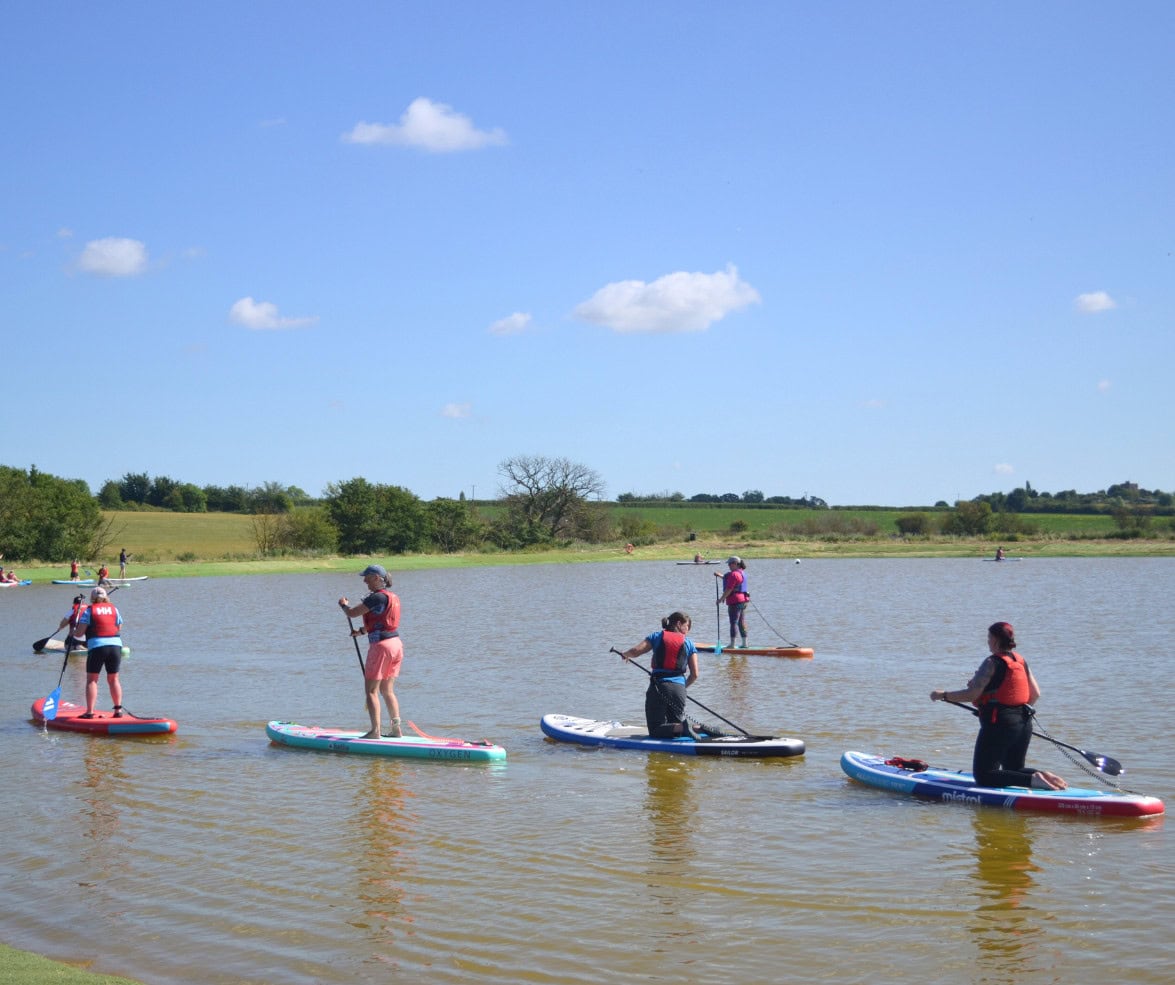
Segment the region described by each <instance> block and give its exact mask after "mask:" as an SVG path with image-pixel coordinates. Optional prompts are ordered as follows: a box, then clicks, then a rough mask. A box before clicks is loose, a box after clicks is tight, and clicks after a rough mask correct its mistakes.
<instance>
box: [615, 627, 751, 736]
mask: <svg viewBox="0 0 1175 985" xmlns="http://www.w3.org/2000/svg"><path fill="white" fill-rule="evenodd" d="M609 652H611V653H615V654H616V655H617V656H620V657H623V656H624V654H623V653H621V652H620V651H619V650H617V649H616V647H614V646H613V647H610V648H609ZM625 662H626V663H630V664H632V665H633V666H634V667H639V668H640V669H641V670H643V671H644V672H645V674H646V675H648V677H649V679H650V680H652V681H653V682H654V683H655V682H656V680H657V678H655V677H654V676H653V672H652V671H651V670H649V668H648V667H645V666H644V665H643V664H638V663H637V662H636V661H635V660H627V661H625ZM685 697H686V700H687V701H692V702H693V703H694V704H696V705H697V706H698V707H699V708H701V709H702V710H704V711H708V712H709V713H710V714H711V715H713V716H714V717H715V718H717V719H718V720H719V721H723V722H726V724H727V725H729V726H730V727H731V728H736V729H738V730H739V731H740V732H742V734H743V735H745V736H746V737H747V738H748V739H769V738H774V736H767V735H751V733H750V732H748V731H747V730H746V729H745V728H743V727H742V726H741V725H735V724H734V722H732V721H731V720H730V719H729V718H723V717H722V716H721V715H719V714H718V712H716V711H715V710H714V709H713V708H707V707H706V706H705V705H704V704H702V702H700V701H699V700H698V699H697V698H693V697H690V695H689V694H688V693H687V694H686V696H685Z"/></svg>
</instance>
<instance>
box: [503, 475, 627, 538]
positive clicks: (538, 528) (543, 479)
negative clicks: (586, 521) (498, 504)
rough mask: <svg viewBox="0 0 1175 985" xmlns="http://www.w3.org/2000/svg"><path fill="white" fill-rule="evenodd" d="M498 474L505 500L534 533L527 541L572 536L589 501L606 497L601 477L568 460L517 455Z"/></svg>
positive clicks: (525, 525) (521, 523)
mask: <svg viewBox="0 0 1175 985" xmlns="http://www.w3.org/2000/svg"><path fill="white" fill-rule="evenodd" d="M498 474H499V475H500V476H501V477H502V479H503V480H504V483H505V484H504V485H503V486H502V487H501V494H502V497H503V498H504V499H505V500H506V501H507V503H508V505H509V507H510V510H511V512H512V513H514V514H516V515H517V517H518V520H519V521H520V526H522V527H524V528H525V529H526V530H528V531H530V536H527V537H524V538H523V539H524V540H530V541H533V540H534V539H535V538H536V537H539V536H541V537H547V538H552V539H554V538H557V537H566V536H571V535H572V533H573V531H574V526H575V520H576V518H577V516H578V515H579V514H580V513H581V512H582V511H583V509H584V507H585V504H586V503H587V501H588V500H589V499H592V498H594V499H601V498H603V495H604V489H605V486H604V480H603V479H602V478H601V477H600V474H599V473H598V472H596V471H595V469H590V468H588V467H587V466H586V465H580V464H578V463H577V462H572V461H571V460H570V459H567V458H547V457H546V456H545V455H516V456H515V457H513V458H507V459H506V460H505V461H504V462H502V463H501V464H500V465H499V466H498Z"/></svg>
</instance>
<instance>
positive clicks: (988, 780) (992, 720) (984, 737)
mask: <svg viewBox="0 0 1175 985" xmlns="http://www.w3.org/2000/svg"><path fill="white" fill-rule="evenodd" d="M1015 647H1016V636H1015V634H1014V633H1013V631H1012V626H1011V624H1010V623H1006V622H997V623H994V624H993V625H992V626H991V627H990V628H989V629H988V631H987V648H988V649H989V650H990V651H991V656H989V657H987V658H986V659H985V660H984V661H983V663H981V664H980V665H979V669H978V670H977V671H976V672H975V676H974V677H972V678H971V680H970V681H969V682H968V683H967V686H966V687H965V688H964V689H962V690H960V691H931V692H930V700H931V701H959V702H968V701H969V702H972V703H974V704H975V705H976V706H977V707H978V709H979V735H978V736H976V738H975V752H974V754H973V756H972V762H971V773H972V775H973V776H974V777H975V782H976V783H978V784H979V785H980V786H982V787H1036V788H1038V789H1041V790H1064V789H1065V788H1066V787H1067V786H1068V784H1067V783H1066V782H1065V781H1064V780H1063V779H1061V777H1059V776H1057V774H1056V773H1050V772H1048V771H1047V770H1037V769H1032V768H1030V767H1026V766H1025V765H1024V759H1025V757H1026V756H1027V755H1028V743H1029V742H1031V741H1032V709H1031V708H1030V707H1029V706H1030V705H1032V704H1035V703H1036V701H1037V700H1038V699H1039V698H1040V685H1038V684H1037V683H1036V678H1035V677H1033V675H1032V671H1031V670H1029V669H1028V661H1027V660H1025V659H1024V658H1023V657H1022V656H1020V654H1018V653H1016V652H1015Z"/></svg>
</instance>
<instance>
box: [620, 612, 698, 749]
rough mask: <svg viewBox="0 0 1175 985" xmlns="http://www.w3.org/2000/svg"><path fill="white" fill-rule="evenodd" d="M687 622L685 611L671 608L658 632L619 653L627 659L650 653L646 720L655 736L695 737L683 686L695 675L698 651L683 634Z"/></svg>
mask: <svg viewBox="0 0 1175 985" xmlns="http://www.w3.org/2000/svg"><path fill="white" fill-rule="evenodd" d="M690 625H691V623H690V617H689V616H688V615H686V614H685V613H684V612H674V613H673V614H672V615H668V616H666V617H665V618H664V619H662V620H661V629H660V631H659V632H655V633H650V634H649V635H648V636H646V637H645V638H644V639H643V640H641V641H640V642H639V643H638V644H637V645H636V646H634V647H631V648H630V649H628V650H625V651H624V652H623V653H622V654H620V656H621V657H623V658H624V659H625V660H626V661H627V660H632V659H634V658H635V657H639V656H641V655H643V654H645V653H648V652H649V651H652V653H653V661H652V667H653V669H652V672H651V673H650V675H649V677H650V678H651V680H650V681H649V689H648V690H647V691H646V692H645V724H646V725H647V726H648V729H649V735H650V736H651V737H652V738H654V739H672V738H674V737H675V736H679V735H684V736H687V737H688V738H691V739H696V738H697V737H698V735H697V733H696V732H694V730H693V729H692V728H691V727H690V723H689V722H688V721H687V720H686V717H685V702H686V696H685V689H686V688H687V687H689V686H690V685H691V684H693V683H694V681H696V680H697V679H698V651H697V650H696V649H695V648H694V642H693V640H691V639H690V638H689V637H688V636H687V635H686V633H688V632H689V631H690ZM687 675H688V676H687Z"/></svg>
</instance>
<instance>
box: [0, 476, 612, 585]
mask: <svg viewBox="0 0 1175 985" xmlns="http://www.w3.org/2000/svg"><path fill="white" fill-rule="evenodd" d="M498 472H499V475H500V476H501V477H502V479H503V486H502V488H501V489H500V490H499V496H500V498H499V499H498V500H497V501H495V503H494V504H493V508H492V509H491V510H489V511H488V512H483V511H480V510H478V508H477V507H476V505H475V504H472V503H470V502H468V501H467V500H466V499H465V495H464V493H462V494H461V495H460V496H459V497H458V498H457V499H450V498H444V497H442V498H439V499H434V500H432V501H431V502H424V501H422V500H421V499H420V498H419V497H418V496H417V495H416V494H415V493H413V492H411V491H410V490H408V489H405V488H404V487H402V486H397V485H384V484H379V483H372V482H369V481H368V480H367V479H364V478H354V479H348V480H346V481H340V482H333V483H330V484H329V485H328V486H327V488H326V490H325V494H324V495H323V497H322V498H321V499H319V500H314V499H311V498H310V497H309V496H307V495H306V494H305V493H304V492H302V490H300V489H298V488H297V487H296V486H282V485H280V484H279V483H266V484H265V485H264V486H261V487H260V488H256V489H246V488H244V487H240V486H229V487H227V488H222V487H218V486H204V487H199V486H196V485H194V484H192V483H182V482H178V481H176V480H174V479H171V478H169V477H167V476H156V477H155V478H151V477H150V476H149V475H147V474H146V473H128V474H126V475H124V476H123V478H122V479H121V480H120V481H115V480H109V481H108V482H106V483H105V484H104V485H103V486H102V489H101V490H100V492H99V494H98V495H97V496H93V495H92V494H91V493H90V490H89V487H88V485H87V484H86V483H85V482H84V481H83V480H80V479H60V478H58V477H56V476H51V475H48V474H46V473H41V472H38V471H37V469H36V467H35V466H34V467H33V468H31V469H30V470H28V471H27V472H26V471H24V470H21V469H14V468H8V467H0V553H2V554H4V555H5V556H7V557H8V558H10V559H12V560H24V561H29V560H34V559H36V560H42V561H49V562H57V561H65V560H68V559H70V558H73V557H77V558H81V559H86V560H92V559H94V558H95V557H97V556H98V555H99V554H101V553H102V552H103V550H104V549H105V547H106V546H107V545H108V544H109V543H110V541H111V539H112V538H111V529H112V524H113V520H112V519H111V517H112V516H113V515H115V514H116V512H117V511H119V510H142V509H160V510H175V511H179V512H187V513H204V512H210V511H218V512H232V513H244V514H248V515H250V517H251V523H252V528H253V537H254V541H255V543H256V545H257V550H258V552H259V553H261V554H263V555H272V554H278V553H283V552H295V551H296V552H314V553H333V552H335V551H338V552H341V553H344V554H377V553H390V554H405V553H411V552H418V551H441V552H455V551H463V550H470V549H480V548H482V547H483V546H484V547H492V548H497V549H501V550H517V549H522V548H533V547H539V546H542V545H549V544H566V543H570V542H572V541H574V540H584V541H589V542H595V543H600V542H604V541H607V540H609V539H613V538H614V537H615V536H616V531H615V529H614V527H613V526H612V522H611V518H610V516H609V513H608V510H607V504H605V503H603V502H602V497H603V494H604V483H603V480H602V479H601V478H600V476H599V474H598V473H596V472H595V471H594V470H593V469H590V468H588V467H587V466H585V465H581V464H578V463H576V462H572V461H570V460H569V459H566V458H548V457H545V456H516V457H514V458H508V459H506V460H505V461H503V462H502V463H501V464H500V465H499V467H498ZM103 511H106V513H107V516H106V517H104V516H103Z"/></svg>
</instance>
